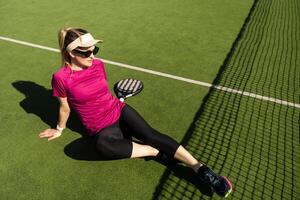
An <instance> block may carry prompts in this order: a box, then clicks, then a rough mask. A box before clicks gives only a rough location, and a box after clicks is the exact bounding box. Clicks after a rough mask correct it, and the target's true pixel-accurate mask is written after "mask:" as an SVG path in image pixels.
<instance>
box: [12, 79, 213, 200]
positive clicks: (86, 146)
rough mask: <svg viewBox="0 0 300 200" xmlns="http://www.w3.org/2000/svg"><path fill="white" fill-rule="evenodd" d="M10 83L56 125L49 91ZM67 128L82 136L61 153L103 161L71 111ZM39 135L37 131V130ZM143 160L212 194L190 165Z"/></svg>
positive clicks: (28, 106) (27, 106) (30, 109)
mask: <svg viewBox="0 0 300 200" xmlns="http://www.w3.org/2000/svg"><path fill="white" fill-rule="evenodd" d="M12 86H13V87H14V88H15V89H17V90H18V91H19V92H21V93H22V94H24V96H25V99H23V100H22V101H21V102H20V106H21V107H22V108H23V109H24V110H25V111H26V112H27V113H32V114H35V115H37V116H39V117H40V119H41V120H42V121H43V122H44V123H46V124H47V125H49V127H55V126H56V124H57V117H58V109H59V102H58V101H57V99H56V98H55V97H53V96H52V90H49V89H47V88H45V87H44V86H41V85H38V84H36V83H34V82H32V81H15V82H13V83H12ZM67 128H69V129H70V130H72V131H73V132H77V133H79V134H81V136H82V137H81V138H79V139H76V140H74V141H72V142H71V143H69V144H68V145H66V146H65V148H64V153H65V154H66V155H67V156H69V157H70V158H72V159H75V160H86V161H105V160H106V159H105V158H101V157H100V156H99V155H98V154H97V152H96V150H95V148H94V141H93V139H92V138H91V137H89V136H86V135H85V131H84V127H83V126H82V124H81V122H80V120H79V118H78V117H77V116H76V114H74V113H73V112H71V115H70V117H69V120H68V123H67ZM37 134H38V133H37ZM145 161H146V162H152V161H155V162H158V163H160V164H162V165H165V166H166V167H167V168H168V171H169V172H172V173H173V174H174V175H175V176H176V177H177V178H179V179H184V180H186V181H188V182H189V183H191V184H193V185H194V186H195V187H196V188H198V189H199V191H201V193H202V194H204V195H207V196H211V195H212V191H211V189H210V187H208V186H207V185H205V184H204V183H200V182H199V180H197V179H196V178H195V173H194V172H193V170H192V169H190V168H189V167H185V166H183V165H181V164H176V163H172V162H169V161H166V160H163V159H152V158H145Z"/></svg>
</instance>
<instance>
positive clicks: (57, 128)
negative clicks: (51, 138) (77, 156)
mask: <svg viewBox="0 0 300 200" xmlns="http://www.w3.org/2000/svg"><path fill="white" fill-rule="evenodd" d="M64 129H65V128H61V127H59V125H58V124H57V125H56V130H58V131H59V132H62V131H63V130H64Z"/></svg>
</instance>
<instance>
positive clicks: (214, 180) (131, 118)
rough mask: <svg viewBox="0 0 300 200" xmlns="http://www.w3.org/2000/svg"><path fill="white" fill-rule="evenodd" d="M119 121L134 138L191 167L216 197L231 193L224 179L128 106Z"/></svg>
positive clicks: (228, 182) (227, 182) (228, 184)
mask: <svg viewBox="0 0 300 200" xmlns="http://www.w3.org/2000/svg"><path fill="white" fill-rule="evenodd" d="M120 119H121V120H120V122H123V123H124V124H123V126H125V127H126V126H128V127H129V129H131V130H130V131H132V135H133V136H134V137H136V138H137V139H139V140H141V141H143V142H145V143H146V144H149V145H150V146H152V147H154V148H156V149H157V150H159V151H162V152H163V153H166V154H167V155H168V156H170V157H172V158H176V159H178V160H180V161H181V162H183V163H184V164H186V165H187V166H189V167H191V168H192V169H193V170H194V171H195V172H196V174H197V176H198V177H199V179H200V180H201V181H203V182H205V183H207V184H209V185H210V186H211V187H212V188H213V189H214V191H215V192H216V193H217V194H218V195H220V196H222V197H226V196H227V195H228V194H229V193H230V192H231V191H232V185H231V183H230V181H229V180H228V179H227V178H226V177H223V176H219V175H218V174H216V173H214V172H213V171H212V170H211V169H210V168H208V167H207V166H205V165H203V164H201V163H200V162H199V161H197V160H196V159H195V158H194V157H193V156H192V155H191V154H190V153H189V152H188V151H187V150H186V149H185V148H184V147H183V146H181V145H179V144H178V143H177V142H176V141H175V140H173V139H172V138H170V137H169V136H167V135H164V134H161V133H159V132H158V131H156V130H154V129H153V128H151V127H150V126H149V125H148V124H147V122H146V121H145V120H144V119H143V118H142V117H141V116H140V115H139V114H138V113H137V112H136V111H135V110H134V109H133V108H131V107H130V106H128V105H126V106H125V107H124V108H123V110H122V115H121V118H120ZM121 127H122V125H121ZM137 150H138V149H137Z"/></svg>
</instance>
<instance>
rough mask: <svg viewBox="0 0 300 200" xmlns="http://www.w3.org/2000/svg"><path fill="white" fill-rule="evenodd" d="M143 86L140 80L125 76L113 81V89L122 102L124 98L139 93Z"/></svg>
mask: <svg viewBox="0 0 300 200" xmlns="http://www.w3.org/2000/svg"><path fill="white" fill-rule="evenodd" d="M143 87H144V86H143V82H142V81H139V80H136V79H132V78H127V79H122V80H120V81H118V82H117V83H115V85H114V91H115V94H116V96H117V97H118V98H119V99H120V101H122V102H123V101H124V100H125V99H126V98H128V97H131V96H134V95H137V94H138V93H140V92H141V91H142V90H143Z"/></svg>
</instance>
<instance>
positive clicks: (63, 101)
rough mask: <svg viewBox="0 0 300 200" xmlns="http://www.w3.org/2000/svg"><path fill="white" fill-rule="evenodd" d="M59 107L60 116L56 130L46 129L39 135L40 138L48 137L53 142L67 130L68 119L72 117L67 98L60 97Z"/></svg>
mask: <svg viewBox="0 0 300 200" xmlns="http://www.w3.org/2000/svg"><path fill="white" fill-rule="evenodd" d="M58 100H59V103H60V106H59V116H58V123H57V127H56V129H46V130H44V131H42V132H41V133H40V134H39V137H40V138H44V137H47V138H48V141H50V140H53V139H55V138H58V137H59V136H61V133H62V131H63V129H65V127H66V124H67V121H68V118H69V116H70V106H69V104H68V100H67V97H64V98H63V97H58Z"/></svg>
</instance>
